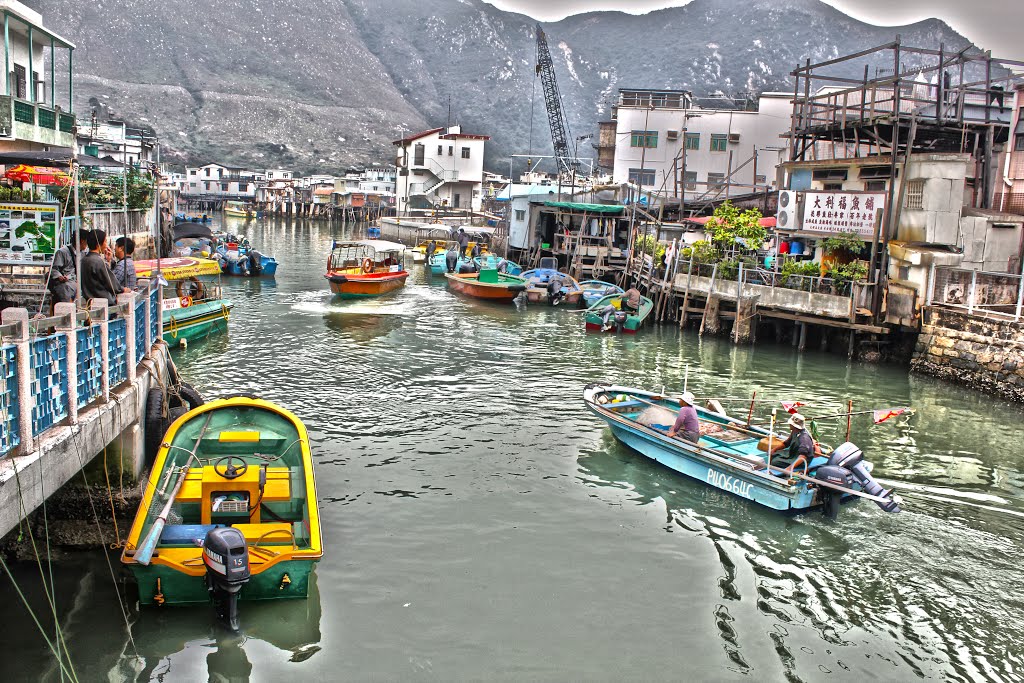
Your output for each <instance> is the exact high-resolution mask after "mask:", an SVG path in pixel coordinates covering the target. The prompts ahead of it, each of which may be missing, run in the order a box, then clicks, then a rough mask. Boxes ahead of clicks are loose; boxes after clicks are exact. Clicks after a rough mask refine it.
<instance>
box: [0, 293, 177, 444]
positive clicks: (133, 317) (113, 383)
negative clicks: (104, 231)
mask: <svg viewBox="0 0 1024 683" xmlns="http://www.w3.org/2000/svg"><path fill="white" fill-rule="evenodd" d="M140 285H141V286H142V289H141V291H138V292H134V293H132V294H122V295H120V296H119V297H118V302H117V304H116V305H115V306H113V307H108V306H107V302H106V301H96V300H94V301H92V302H90V303H91V307H90V309H89V310H87V311H86V310H79V309H76V308H75V305H74V304H57V307H56V311H55V313H56V315H54V316H52V317H49V318H31V317H30V314H29V312H28V311H27V310H25V309H19V308H8V309H4V310H3V311H2V314H0V315H2V319H0V456H3V455H7V454H9V453H12V452H13V451H15V449H18V448H19V447H21V448H27V447H30V445H31V444H32V443H33V441H34V439H35V438H37V437H39V436H40V435H42V434H43V433H44V432H46V431H47V430H49V429H52V428H53V427H56V426H59V425H61V424H68V423H70V424H76V423H77V422H78V415H79V413H80V412H81V411H82V410H85V409H86V408H88V407H89V406H91V405H93V404H95V403H97V402H101V401H107V400H109V399H110V391H111V390H112V389H115V388H117V387H118V386H120V385H122V384H124V383H125V382H129V381H132V380H134V379H135V377H136V372H137V368H138V365H139V363H140V362H141V361H142V360H143V359H144V357H148V355H149V354H148V351H149V349H151V348H152V346H153V343H155V342H156V341H158V340H159V337H158V335H159V334H160V329H161V326H160V316H161V306H160V287H159V286H158V284H157V283H156V281H155V280H154V281H149V280H140Z"/></svg>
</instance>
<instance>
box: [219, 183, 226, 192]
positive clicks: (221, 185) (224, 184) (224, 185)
mask: <svg viewBox="0 0 1024 683" xmlns="http://www.w3.org/2000/svg"><path fill="white" fill-rule="evenodd" d="M220 191H221V192H227V191H228V184H227V183H221V184H220Z"/></svg>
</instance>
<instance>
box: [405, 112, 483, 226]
mask: <svg viewBox="0 0 1024 683" xmlns="http://www.w3.org/2000/svg"><path fill="white" fill-rule="evenodd" d="M488 140H490V137H489V136H487V135H472V134H469V133H463V132H462V128H461V127H460V126H451V127H449V128H434V129H433V130H428V131H424V132H422V133H418V134H416V135H412V136H409V137H407V138H403V139H401V140H395V142H394V143H393V144H394V145H395V146H396V147H397V148H398V154H397V157H396V159H395V167H396V168H397V178H396V182H395V194H396V195H397V198H398V212H399V214H400V215H409V214H410V212H413V211H416V210H433V209H437V208H442V207H443V208H446V209H461V210H464V211H479V210H480V208H481V204H482V197H481V184H482V183H483V175H484V150H485V145H486V143H487V141H488Z"/></svg>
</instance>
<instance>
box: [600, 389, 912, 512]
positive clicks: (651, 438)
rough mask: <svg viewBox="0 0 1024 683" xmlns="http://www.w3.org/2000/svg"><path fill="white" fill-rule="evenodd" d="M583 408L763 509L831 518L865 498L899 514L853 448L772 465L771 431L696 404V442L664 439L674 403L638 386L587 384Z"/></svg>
mask: <svg viewBox="0 0 1024 683" xmlns="http://www.w3.org/2000/svg"><path fill="white" fill-rule="evenodd" d="M583 400H584V402H585V403H586V405H587V408H589V409H590V410H591V412H593V413H594V414H595V415H597V416H598V417H600V418H601V419H603V420H604V421H605V422H607V423H608V426H609V427H611V429H612V433H613V434H614V435H615V437H616V438H617V439H618V440H619V441H621V442H622V443H624V444H626V445H627V446H629V447H630V448H632V449H633V450H635V451H637V452H639V453H640V454H641V455H645V456H647V457H648V458H650V459H652V460H654V461H656V462H659V463H661V464H662V465H665V466H666V467H668V468H669V469H672V470H675V471H676V472H679V473H680V474H684V475H686V476H688V477H691V478H693V479H696V480H698V481H701V482H704V483H705V484H707V485H709V486H713V487H715V488H719V489H722V490H723V491H728V492H729V493H732V494H734V495H737V496H739V497H741V498H746V499H747V500H751V501H753V502H755V503H758V504H759V505H763V506H764V507H767V508H771V509H773V510H778V511H781V512H788V513H801V512H806V511H809V510H812V509H816V508H824V510H825V513H826V514H827V515H828V516H830V517H834V516H835V515H836V514H838V511H839V506H840V505H841V504H843V503H848V502H853V501H855V500H856V499H857V498H868V499H869V500H873V501H874V502H875V503H877V504H878V506H879V507H880V508H882V509H883V510H885V511H886V512H899V511H900V502H901V501H900V500H899V497H898V496H896V495H894V494H893V493H892V492H891V491H887V490H885V489H883V488H882V486H881V485H879V484H878V482H876V481H875V480H874V479H873V478H872V476H871V464H870V463H868V462H867V461H865V460H864V454H863V453H862V452H861V450H860V449H859V448H857V446H855V445H854V444H852V443H849V442H847V443H844V444H842V445H841V446H839V447H837V448H836V449H834V450H832V449H829V448H828V447H827V446H825V445H823V444H819V445H820V446H821V454H820V455H817V454H816V455H815V457H814V458H813V459H812V460H811V462H810V463H809V464H808V465H807V467H806V470H805V471H804V472H800V471H799V470H797V471H794V472H788V471H785V470H783V469H782V468H779V467H775V466H771V465H770V463H769V462H768V453H767V451H768V450H770V449H771V448H772V447H773V446H775V445H778V444H779V443H781V441H782V440H783V437H779V436H777V435H775V434H773V433H772V432H771V431H770V430H769V429H767V428H764V427H759V426H757V425H750V424H747V423H746V422H744V421H743V420H738V419H735V418H732V417H729V416H727V415H725V414H723V413H720V412H715V411H712V410H706V409H703V408H699V407H696V406H694V407H695V408H696V410H697V416H698V419H699V422H700V438H699V439H698V441H697V443H696V444H694V443H692V442H690V441H684V440H683V439H680V438H674V437H670V436H668V431H669V429H670V428H671V426H672V424H673V422H674V421H675V418H676V413H677V412H678V410H679V405H680V404H679V400H678V399H674V398H669V397H666V396H663V395H661V394H656V393H653V392H649V391H644V390H642V389H635V388H631V387H623V386H616V385H597V384H591V385H588V386H587V387H586V388H585V389H584V392H583Z"/></svg>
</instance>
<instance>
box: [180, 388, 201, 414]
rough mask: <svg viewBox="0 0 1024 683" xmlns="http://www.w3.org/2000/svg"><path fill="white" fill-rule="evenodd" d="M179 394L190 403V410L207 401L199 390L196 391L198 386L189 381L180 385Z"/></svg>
mask: <svg viewBox="0 0 1024 683" xmlns="http://www.w3.org/2000/svg"><path fill="white" fill-rule="evenodd" d="M178 394H179V395H180V396H181V397H182V398H183V399H185V402H186V403H188V407H189V410H195V409H196V408H198V407H199V406H201V405H203V404H204V403H206V401H204V400H203V397H202V396H200V394H199V392H198V391H196V388H195V387H193V386H192V385H191V384H189V383H188V382H182V383H181V385H179V386H178Z"/></svg>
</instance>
